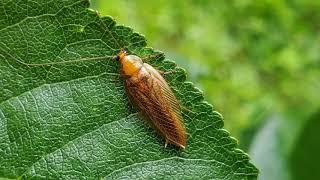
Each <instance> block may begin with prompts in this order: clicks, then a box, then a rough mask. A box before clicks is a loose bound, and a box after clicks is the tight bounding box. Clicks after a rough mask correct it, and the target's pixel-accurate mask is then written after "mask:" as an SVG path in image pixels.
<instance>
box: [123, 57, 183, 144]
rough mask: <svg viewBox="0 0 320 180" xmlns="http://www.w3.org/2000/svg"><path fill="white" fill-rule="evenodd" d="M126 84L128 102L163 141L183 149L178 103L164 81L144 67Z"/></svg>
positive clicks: (150, 67) (181, 124) (157, 74)
mask: <svg viewBox="0 0 320 180" xmlns="http://www.w3.org/2000/svg"><path fill="white" fill-rule="evenodd" d="M134 78H137V79H136V80H135V81H133V80H132V79H130V78H129V79H127V80H126V89H127V92H128V94H129V96H130V99H131V101H133V103H135V104H136V105H137V106H138V107H139V108H140V110H141V111H142V112H143V114H145V115H146V116H147V117H148V118H149V119H150V120H151V122H152V123H153V125H154V126H155V127H156V129H157V130H158V131H159V132H160V133H161V134H162V135H163V136H165V138H166V143H167V142H168V143H172V144H175V145H177V146H179V147H182V148H184V147H185V145H186V132H185V128H184V126H183V122H182V121H183V118H182V115H181V111H180V106H179V103H178V101H177V99H176V97H175V96H174V94H173V92H172V90H171V89H170V87H169V86H168V84H167V82H166V81H165V79H164V78H163V77H162V76H161V75H160V74H159V72H158V71H157V70H155V69H154V68H153V67H152V66H150V65H148V64H146V63H144V66H143V68H142V69H141V70H140V72H139V74H138V75H137V76H136V77H134Z"/></svg>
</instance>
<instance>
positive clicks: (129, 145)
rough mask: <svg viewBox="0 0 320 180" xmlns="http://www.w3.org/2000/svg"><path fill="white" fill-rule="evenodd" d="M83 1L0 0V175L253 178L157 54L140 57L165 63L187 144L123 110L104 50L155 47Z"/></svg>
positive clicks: (180, 75) (232, 144)
mask: <svg viewBox="0 0 320 180" xmlns="http://www.w3.org/2000/svg"><path fill="white" fill-rule="evenodd" d="M88 7H89V3H88V1H86V0H55V1H46V0H39V1H27V0H21V1H4V0H1V2H0V77H1V79H0V86H1V88H0V95H1V96H0V178H43V179H45V178H50V179H57V178H62V179H69V178H70V179H80V178H81V179H84V178H89V179H91V178H102V177H105V178H106V179H110V178H114V179H117V178H151V177H153V178H165V177H166V178H168V177H171V178H215V179H255V178H256V177H257V173H258V172H257V169H256V168H255V167H254V165H252V164H251V163H250V162H249V157H248V156H247V155H246V154H245V153H244V152H242V151H241V150H239V149H237V148H236V140H235V139H233V138H231V137H230V136H229V133H228V132H227V131H225V130H223V129H221V128H222V126H223V121H222V117H221V115H220V114H219V113H218V112H216V111H214V110H213V108H212V106H211V105H209V104H208V103H206V102H205V101H204V100H203V95H202V93H201V92H200V91H199V90H198V89H196V88H195V87H194V86H193V85H192V84H191V83H189V82H185V78H186V75H185V72H184V70H182V69H180V68H177V67H175V64H174V63H173V62H171V61H168V60H164V57H163V55H160V56H153V58H147V59H146V61H148V62H149V63H150V64H152V65H153V66H155V67H157V68H159V69H161V70H164V71H170V70H172V69H174V71H172V73H169V74H167V75H166V76H165V78H166V79H167V80H168V82H169V83H170V85H171V86H172V87H173V89H174V92H175V94H176V96H177V98H178V99H179V101H180V102H181V104H182V105H183V106H185V107H187V109H189V110H188V111H186V112H184V113H183V115H184V119H185V124H186V127H187V131H188V133H189V135H188V141H187V143H188V145H187V148H186V149H185V150H178V149H175V148H174V147H172V146H170V147H167V148H164V141H163V138H161V137H158V136H157V135H156V133H155V132H154V130H153V129H151V128H150V127H149V126H148V125H146V123H144V121H143V120H141V118H140V117H139V116H138V115H137V112H136V110H135V108H131V106H130V104H129V102H128V99H127V96H126V93H125V91H124V87H123V82H122V80H121V78H120V77H119V73H118V72H119V65H118V63H117V62H116V61H112V60H111V58H110V57H112V56H114V55H115V54H117V52H118V51H119V50H120V49H121V48H126V49H128V50H129V51H130V52H131V53H134V54H137V55H139V56H141V57H146V56H147V55H150V54H159V53H160V52H154V51H153V50H152V49H151V48H146V47H145V45H146V41H145V39H144V37H142V36H141V35H139V34H137V33H134V32H133V31H132V29H130V28H128V27H125V26H119V25H116V24H115V22H114V20H113V19H112V18H110V17H100V16H99V15H98V14H97V13H96V12H95V11H93V10H90V9H88ZM95 57H100V58H99V59H100V61H97V60H96V61H82V60H84V59H87V60H88V58H95ZM155 57H157V58H155ZM81 59H82V60H81ZM62 61H67V62H71V61H75V62H71V63H63V64H61V63H60V64H57V62H62ZM26 63H29V64H44V63H52V65H47V66H27V65H26Z"/></svg>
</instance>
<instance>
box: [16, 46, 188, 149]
mask: <svg viewBox="0 0 320 180" xmlns="http://www.w3.org/2000/svg"><path fill="white" fill-rule="evenodd" d="M105 58H106V57H100V58H99V57H96V58H84V59H80V60H74V61H68V62H66V61H64V62H53V63H45V64H27V63H24V62H23V61H20V60H18V59H16V58H15V59H16V60H17V61H18V62H19V63H21V64H23V65H26V66H51V65H55V64H65V63H70V62H80V61H91V60H100V59H105ZM113 59H115V60H118V61H120V64H121V76H122V77H123V78H124V85H125V89H126V92H127V94H128V96H129V99H130V101H131V102H132V103H133V104H135V105H137V106H138V108H139V110H140V111H141V112H142V114H144V115H145V116H146V117H147V119H149V120H150V121H151V125H152V126H153V127H154V128H155V129H156V130H157V131H158V132H159V133H160V134H161V135H162V136H164V138H165V147H166V146H167V144H173V145H175V146H177V147H180V148H183V149H184V148H185V147H186V130H185V128H184V125H183V118H182V114H181V109H180V104H179V102H178V100H177V99H176V97H175V96H174V93H173V92H172V90H171V88H170V87H169V85H168V83H167V82H166V80H165V79H164V78H163V77H162V75H161V74H160V73H159V71H157V70H156V69H155V68H153V67H152V66H151V65H149V64H147V63H144V62H143V61H142V59H141V58H140V57H138V56H136V55H128V53H127V52H126V51H125V50H120V52H119V53H118V55H117V56H114V57H113Z"/></svg>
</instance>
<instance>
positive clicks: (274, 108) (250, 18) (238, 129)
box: [91, 0, 320, 180]
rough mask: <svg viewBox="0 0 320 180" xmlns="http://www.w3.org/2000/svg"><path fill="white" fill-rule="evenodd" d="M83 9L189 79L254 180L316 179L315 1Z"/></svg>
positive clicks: (119, 1)
mask: <svg viewBox="0 0 320 180" xmlns="http://www.w3.org/2000/svg"><path fill="white" fill-rule="evenodd" d="M91 3H92V8H93V9H96V10H98V11H99V12H100V14H102V15H111V16H112V17H114V18H115V19H116V21H117V22H118V24H124V25H126V26H131V27H132V28H133V29H134V30H135V31H138V32H140V33H142V34H144V35H145V36H146V38H147V40H148V46H151V47H153V48H155V49H158V50H161V51H163V52H165V54H166V55H167V57H168V58H169V59H172V60H174V61H176V62H177V63H178V64H179V66H181V67H183V68H185V69H187V72H188V75H189V80H190V81H192V82H194V83H195V85H196V86H197V87H199V88H200V89H202V90H203V92H204V95H205V98H206V100H208V101H209V102H210V103H211V104H213V105H214V107H215V108H216V109H217V110H218V111H219V112H220V113H221V114H222V115H223V116H224V119H225V128H226V129H227V130H228V131H229V132H230V133H231V135H232V136H234V137H236V138H237V139H238V140H239V145H240V147H241V148H242V149H243V150H245V151H246V152H248V153H249V154H250V156H251V158H252V161H253V162H254V163H255V164H256V166H257V167H258V168H259V169H260V171H261V172H260V176H259V179H266V180H273V179H281V180H282V179H284V180H286V179H308V180H309V179H320V165H318V164H319V163H320V155H319V153H320V53H319V49H320V1H314V0H291V1H281V0H255V1H253V0H241V1H235V0H230V1H222V0H220V1H217V0H198V1H196V0H175V1H172V0H157V1H148V0H135V1H131V0H92V1H91Z"/></svg>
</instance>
